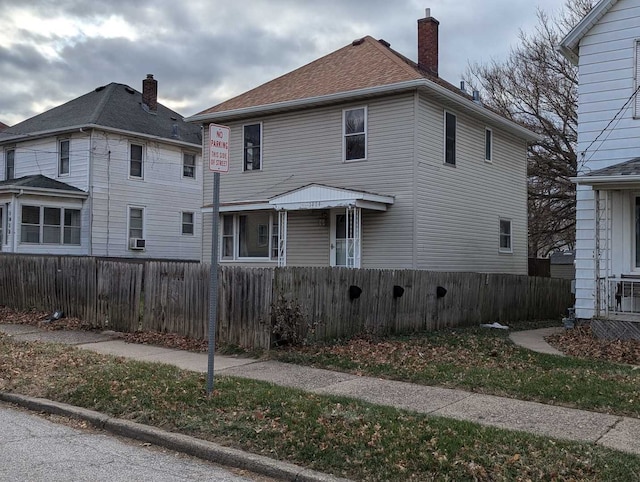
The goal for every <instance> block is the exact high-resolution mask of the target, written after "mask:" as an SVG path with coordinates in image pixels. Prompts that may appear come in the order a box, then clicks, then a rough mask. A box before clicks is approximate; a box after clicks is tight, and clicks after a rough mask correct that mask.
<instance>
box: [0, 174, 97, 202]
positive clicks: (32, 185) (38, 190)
mask: <svg viewBox="0 0 640 482" xmlns="http://www.w3.org/2000/svg"><path fill="white" fill-rule="evenodd" d="M0 194H33V195H41V196H54V197H65V198H75V199H86V198H87V197H89V193H87V192H85V191H83V190H82V189H78V188H77V187H74V186H71V185H69V184H66V183H64V182H60V181H57V180H55V179H51V178H49V177H46V176H43V175H42V174H35V175H31V176H23V177H19V178H17V179H8V180H5V181H0Z"/></svg>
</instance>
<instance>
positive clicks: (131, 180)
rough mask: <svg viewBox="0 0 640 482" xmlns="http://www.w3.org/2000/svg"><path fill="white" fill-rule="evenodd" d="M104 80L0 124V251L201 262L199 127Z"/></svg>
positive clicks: (152, 94)
mask: <svg viewBox="0 0 640 482" xmlns="http://www.w3.org/2000/svg"><path fill="white" fill-rule="evenodd" d="M142 90H143V92H142V93H140V92H138V91H136V90H135V89H132V88H131V87H129V86H127V85H123V84H117V83H111V84H108V85H105V86H102V87H98V88H97V89H95V90H94V91H92V92H89V93H88V94H85V95H83V96H81V97H78V98H76V99H74V100H71V101H69V102H67V103H66V104H63V105H60V106H58V107H55V108H53V109H51V110H49V111H47V112H44V113H42V114H39V115H37V116H34V117H32V118H30V119H27V120H25V121H24V122H21V123H19V124H16V125H14V126H12V127H9V128H7V129H6V130H4V131H2V132H0V155H1V159H0V179H2V181H1V182H0V245H1V247H2V251H3V252H10V253H30V254H67V255H88V256H99V257H122V258H143V259H151V258H152V259H181V260H199V259H200V252H201V239H202V238H201V232H200V226H201V214H200V211H201V206H202V161H201V149H202V147H201V143H202V139H201V130H200V127H198V126H194V125H193V124H188V123H185V122H184V121H183V118H182V116H180V115H179V114H177V113H176V112H174V111H172V110H170V109H168V108H166V107H164V106H163V105H162V104H159V103H158V101H157V91H158V87H157V81H156V80H155V79H154V78H153V76H152V75H148V76H147V78H146V79H144V80H143V89H142Z"/></svg>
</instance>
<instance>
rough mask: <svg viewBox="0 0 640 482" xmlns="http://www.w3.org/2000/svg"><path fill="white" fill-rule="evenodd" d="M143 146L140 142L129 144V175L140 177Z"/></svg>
mask: <svg viewBox="0 0 640 482" xmlns="http://www.w3.org/2000/svg"><path fill="white" fill-rule="evenodd" d="M143 151H144V148H143V146H142V145H140V144H129V177H132V178H136V179H142V174H143V162H144V154H143Z"/></svg>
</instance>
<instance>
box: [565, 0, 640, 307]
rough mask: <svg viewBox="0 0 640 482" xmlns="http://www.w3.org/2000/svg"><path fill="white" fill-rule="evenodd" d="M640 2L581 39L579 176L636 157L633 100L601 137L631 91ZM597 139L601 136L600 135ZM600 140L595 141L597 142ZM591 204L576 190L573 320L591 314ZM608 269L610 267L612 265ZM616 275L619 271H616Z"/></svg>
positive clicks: (583, 190)
mask: <svg viewBox="0 0 640 482" xmlns="http://www.w3.org/2000/svg"><path fill="white" fill-rule="evenodd" d="M638 18H640V0H621V1H619V2H618V3H616V5H614V6H613V7H612V8H611V10H609V12H608V13H607V14H606V15H605V16H604V17H602V19H600V21H599V22H598V23H597V24H596V25H595V26H594V27H593V28H592V29H591V30H590V31H589V32H588V33H587V34H586V35H585V36H584V37H583V38H582V40H581V42H580V58H579V79H580V83H579V88H578V92H579V108H578V153H580V154H579V156H578V166H579V170H580V173H588V172H590V171H593V170H597V169H601V168H604V167H608V166H610V165H614V164H618V163H620V162H623V161H627V160H629V159H633V158H635V157H638V156H639V155H640V119H634V118H633V102H631V103H630V104H629V108H628V109H626V110H624V111H623V112H622V115H621V116H620V117H619V121H616V123H615V125H613V126H610V127H613V129H610V130H608V131H607V133H606V134H605V135H600V134H601V132H602V131H603V129H605V128H606V127H607V126H608V124H609V122H610V121H611V120H612V119H613V118H614V116H615V115H616V114H617V113H618V112H619V111H620V110H621V108H622V107H623V105H624V104H625V103H626V102H627V100H628V99H629V98H630V96H631V95H632V93H633V91H634V88H635V86H634V67H635V58H634V57H635V41H636V40H637V39H640V24H638ZM599 135H600V136H599ZM598 136H599V139H598V140H597V141H596V142H594V140H596V138H598ZM594 215H595V204H594V193H593V191H592V190H591V188H589V187H584V186H578V188H577V216H576V317H577V318H584V319H588V318H592V317H593V316H594V314H595V311H594V309H595V296H596V282H595V248H596V246H595V241H594V238H595V223H596V220H595V217H594ZM612 269H614V267H613V266H612ZM618 274H619V273H618Z"/></svg>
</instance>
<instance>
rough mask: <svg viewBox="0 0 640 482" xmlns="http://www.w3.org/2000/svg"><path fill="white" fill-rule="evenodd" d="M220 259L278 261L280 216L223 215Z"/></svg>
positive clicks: (269, 214)
mask: <svg viewBox="0 0 640 482" xmlns="http://www.w3.org/2000/svg"><path fill="white" fill-rule="evenodd" d="M220 258H221V259H225V260H243V259H264V260H272V259H277V258H278V215H277V213H271V212H262V211H257V212H249V213H238V214H224V215H223V216H222V243H221V253H220Z"/></svg>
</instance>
